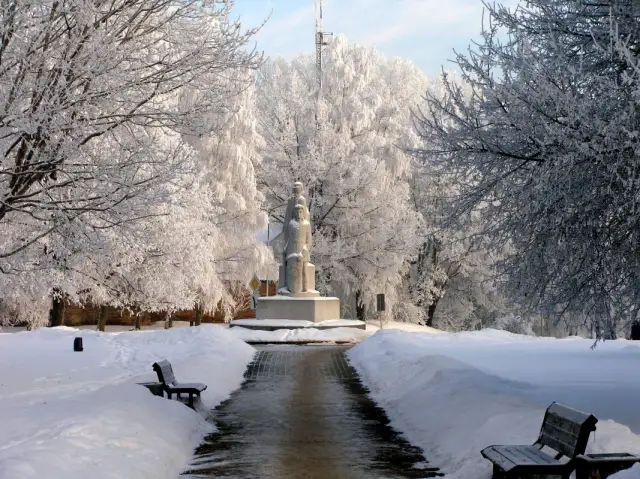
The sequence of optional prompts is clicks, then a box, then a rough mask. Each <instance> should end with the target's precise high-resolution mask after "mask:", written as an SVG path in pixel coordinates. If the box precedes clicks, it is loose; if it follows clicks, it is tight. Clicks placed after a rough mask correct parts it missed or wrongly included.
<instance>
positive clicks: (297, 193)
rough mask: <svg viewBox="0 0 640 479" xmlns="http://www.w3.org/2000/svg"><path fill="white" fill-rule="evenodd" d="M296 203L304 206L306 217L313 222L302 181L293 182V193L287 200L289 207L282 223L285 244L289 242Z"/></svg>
mask: <svg viewBox="0 0 640 479" xmlns="http://www.w3.org/2000/svg"><path fill="white" fill-rule="evenodd" d="M296 205H302V206H304V218H305V219H306V220H307V221H309V223H311V219H310V215H309V207H308V206H307V199H306V198H305V197H304V196H302V183H300V182H299V181H296V182H295V183H294V184H293V188H292V195H291V196H290V197H289V199H288V200H287V209H286V210H285V213H284V221H283V222H282V225H283V227H284V231H283V233H284V243H285V244H287V240H288V234H289V231H288V226H289V222H290V221H291V219H292V218H293V209H294V208H295V206H296Z"/></svg>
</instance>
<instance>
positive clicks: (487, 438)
mask: <svg viewBox="0 0 640 479" xmlns="http://www.w3.org/2000/svg"><path fill="white" fill-rule="evenodd" d="M592 344H593V343H592V341H589V340H583V339H576V338H570V339H563V340H556V339H548V338H530V337H525V336H518V335H514V334H510V333H506V332H502V331H494V330H487V331H482V332H477V333H458V334H421V333H407V332H402V331H393V330H391V331H379V332H377V333H376V334H375V335H373V336H372V337H371V338H369V339H367V340H365V341H364V342H362V343H360V344H359V345H357V346H356V347H354V348H353V349H352V350H351V352H350V360H351V362H352V364H353V365H354V366H355V367H356V369H357V370H358V371H359V373H360V374H361V376H362V378H363V381H364V382H365V384H366V385H367V386H368V387H369V388H370V389H371V393H372V395H373V397H374V399H375V400H376V401H377V402H378V403H379V404H380V405H381V406H382V407H384V409H385V410H386V411H387V413H388V415H389V417H390V418H391V420H392V424H393V425H394V427H396V428H397V429H399V430H401V431H403V432H404V433H405V435H406V436H407V438H408V439H409V440H410V441H411V442H413V443H414V444H416V445H418V446H420V447H422V448H423V449H424V451H425V454H426V456H427V459H429V461H431V462H432V463H434V464H435V465H437V466H440V467H441V468H442V469H443V471H444V472H446V473H447V477H449V478H451V479H469V478H474V479H476V478H478V479H480V478H489V477H491V465H490V463H489V462H488V461H485V460H484V459H483V458H482V456H481V455H480V450H481V449H483V448H484V447H486V446H489V445H491V444H527V443H533V442H534V441H535V439H536V438H537V435H538V431H539V429H540V424H541V422H542V416H543V414H544V410H545V409H546V407H547V406H548V405H549V404H550V403H551V402H552V401H554V400H555V401H558V402H561V403H564V404H566V405H569V406H572V407H574V408H576V409H580V410H583V411H588V412H590V413H592V414H594V415H595V416H596V417H598V419H600V422H599V423H598V430H597V432H596V434H595V439H594V437H592V438H591V440H590V446H589V447H590V451H591V452H630V453H633V454H640V437H639V436H637V435H636V434H637V433H640V415H638V414H637V411H638V402H637V401H638V398H639V397H640V381H638V375H640V371H639V370H638V363H639V361H640V347H639V346H640V345H635V344H633V343H631V342H628V341H625V340H620V341H612V342H607V343H603V344H599V345H598V347H597V348H596V349H595V350H591V349H590V346H591V345H592ZM614 421H615V422H614ZM621 423H624V424H626V425H622V424H621ZM632 430H633V431H632ZM634 432H635V433H634ZM634 477H636V476H634Z"/></svg>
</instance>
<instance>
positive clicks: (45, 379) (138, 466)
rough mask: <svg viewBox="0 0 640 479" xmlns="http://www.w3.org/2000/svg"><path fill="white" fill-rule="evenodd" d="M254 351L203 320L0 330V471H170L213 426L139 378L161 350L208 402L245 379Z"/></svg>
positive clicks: (60, 474) (77, 476)
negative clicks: (155, 326) (159, 325)
mask: <svg viewBox="0 0 640 479" xmlns="http://www.w3.org/2000/svg"><path fill="white" fill-rule="evenodd" d="M75 336H81V337H82V338H83V343H84V351H83V352H74V351H73V338H74V337H75ZM253 353H254V349H253V348H251V347H250V346H248V345H246V344H245V343H244V342H242V341H241V340H239V339H236V338H235V337H233V336H232V335H230V334H229V333H228V331H226V330H224V329H223V328H219V327H215V326H209V325H203V326H200V327H198V328H184V329H179V330H169V331H149V332H127V333H119V334H113V333H98V332H95V331H86V330H83V331H80V330H76V329H72V328H54V329H41V330H38V331H35V332H23V333H15V334H7V333H5V334H0V364H2V372H1V373H0V424H2V427H1V428H0V477H2V478H3V479H30V478H38V479H42V478H47V479H57V478H65V479H86V478H88V477H90V478H92V479H99V478H136V479H143V478H154V479H156V478H171V479H175V477H176V476H177V474H179V472H180V471H181V470H182V469H183V468H184V466H185V465H186V464H187V463H188V461H189V460H190V458H191V456H192V452H193V449H194V447H195V446H196V445H197V444H198V443H199V442H200V440H201V439H202V437H203V435H204V434H206V433H208V432H210V431H211V430H212V428H213V426H212V425H211V424H210V423H208V422H206V421H205V419H204V418H203V417H202V416H201V415H200V414H198V413H196V412H194V411H192V410H191V409H189V408H187V407H185V406H184V405H182V404H180V403H178V402H176V401H169V400H167V399H166V398H160V397H156V396H153V395H152V394H150V393H149V392H148V391H147V390H146V389H145V388H143V387H142V386H139V385H136V384H135V383H136V382H143V381H155V380H157V379H156V376H155V374H154V373H153V371H152V369H151V365H152V364H153V362H155V361H156V360H158V359H162V358H167V359H169V361H171V363H172V365H173V368H174V371H175V373H176V376H177V377H178V379H180V380H182V381H188V380H192V381H199V382H204V383H206V384H208V389H207V390H206V391H205V392H204V393H203V394H202V400H203V403H204V404H205V406H207V407H208V408H211V407H214V406H215V405H216V404H218V403H219V402H220V401H222V400H224V399H225V398H226V397H228V395H229V394H230V392H231V391H233V390H234V389H236V388H237V387H238V386H239V385H240V384H241V382H242V376H243V373H244V370H245V367H246V365H247V363H248V362H249V361H250V360H251V358H252V356H253Z"/></svg>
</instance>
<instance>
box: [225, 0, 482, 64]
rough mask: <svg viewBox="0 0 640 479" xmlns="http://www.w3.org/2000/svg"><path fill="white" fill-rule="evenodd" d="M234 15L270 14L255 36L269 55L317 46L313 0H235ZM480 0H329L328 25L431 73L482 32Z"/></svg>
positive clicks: (251, 18) (250, 19)
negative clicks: (406, 59) (454, 50)
mask: <svg viewBox="0 0 640 479" xmlns="http://www.w3.org/2000/svg"><path fill="white" fill-rule="evenodd" d="M234 12H235V15H236V16H240V17H241V19H242V21H243V23H244V24H245V25H247V26H256V25H259V24H260V23H261V21H262V20H264V19H265V18H267V17H268V16H269V15H270V14H271V17H270V19H269V20H268V21H267V24H266V25H265V26H264V28H263V30H262V31H261V32H260V33H259V34H258V36H257V38H256V40H257V42H258V48H259V49H261V50H264V51H265V53H266V54H267V55H268V56H276V55H282V56H285V57H288V58H290V57H293V56H295V55H297V54H300V53H304V52H307V53H308V52H312V51H313V49H314V43H313V41H314V37H313V35H314V33H313V32H314V14H313V0H236V4H235V7H234ZM481 25H482V3H481V1H480V0H386V1H383V0H325V2H324V30H325V31H329V32H334V33H341V34H344V35H345V36H346V37H347V38H348V40H349V41H350V42H351V43H357V44H361V45H368V46H375V47H376V48H377V49H378V50H380V51H382V52H383V53H384V54H385V55H387V56H389V57H393V56H400V57H404V58H408V59H410V60H412V61H413V62H414V63H416V64H417V65H418V66H419V67H420V68H422V69H423V71H424V72H425V73H427V74H428V75H436V74H438V73H439V72H440V69H441V65H445V68H446V69H448V70H449V69H452V68H453V65H451V63H450V62H448V60H450V59H451V58H453V49H454V48H455V49H456V50H457V51H464V50H466V48H467V45H469V43H470V40H471V39H472V38H478V36H479V33H480V29H481Z"/></svg>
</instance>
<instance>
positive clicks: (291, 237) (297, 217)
mask: <svg viewBox="0 0 640 479" xmlns="http://www.w3.org/2000/svg"><path fill="white" fill-rule="evenodd" d="M287 230H288V233H289V234H288V235H287V237H288V240H287V244H286V246H285V248H286V258H285V261H286V274H287V289H288V290H289V292H290V293H292V294H297V293H302V292H307V291H308V290H309V280H308V278H307V269H308V265H309V260H310V259H311V256H310V254H309V249H310V248H311V225H310V224H309V221H307V220H306V219H305V213H304V206H303V205H301V204H298V205H296V206H295V207H294V208H293V218H292V219H291V221H290V222H289V226H288V228H287Z"/></svg>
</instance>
